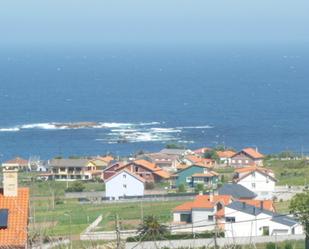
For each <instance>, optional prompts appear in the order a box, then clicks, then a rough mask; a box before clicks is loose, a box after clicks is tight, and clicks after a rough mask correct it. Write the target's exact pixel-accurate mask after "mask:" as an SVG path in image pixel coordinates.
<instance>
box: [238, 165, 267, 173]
mask: <svg viewBox="0 0 309 249" xmlns="http://www.w3.org/2000/svg"><path fill="white" fill-rule="evenodd" d="M253 171H261V172H265V173H273V171H272V170H271V169H267V168H262V167H256V166H253V167H244V168H238V169H235V172H236V173H249V172H253Z"/></svg>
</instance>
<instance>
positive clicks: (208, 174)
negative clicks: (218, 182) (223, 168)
mask: <svg viewBox="0 0 309 249" xmlns="http://www.w3.org/2000/svg"><path fill="white" fill-rule="evenodd" d="M218 175H219V174H218V173H217V172H215V171H210V172H207V173H196V174H193V175H192V176H193V177H212V176H218Z"/></svg>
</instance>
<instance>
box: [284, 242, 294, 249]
mask: <svg viewBox="0 0 309 249" xmlns="http://www.w3.org/2000/svg"><path fill="white" fill-rule="evenodd" d="M284 249H293V246H292V244H291V243H289V242H287V243H286V244H285V245H284Z"/></svg>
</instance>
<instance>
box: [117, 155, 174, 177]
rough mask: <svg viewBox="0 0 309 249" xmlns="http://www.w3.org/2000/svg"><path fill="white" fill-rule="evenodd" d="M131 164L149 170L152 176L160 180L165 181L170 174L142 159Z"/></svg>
mask: <svg viewBox="0 0 309 249" xmlns="http://www.w3.org/2000/svg"><path fill="white" fill-rule="evenodd" d="M133 163H135V164H137V165H140V166H142V167H144V168H146V169H148V170H150V171H151V172H152V173H153V174H156V175H158V176H160V177H162V178H165V179H168V178H170V174H169V173H168V172H167V171H165V170H163V169H161V168H160V167H159V166H157V165H156V164H154V163H152V162H149V161H146V160H144V159H139V160H136V161H134V162H133ZM126 166H127V165H123V166H120V167H119V168H117V170H119V169H121V168H124V167H126Z"/></svg>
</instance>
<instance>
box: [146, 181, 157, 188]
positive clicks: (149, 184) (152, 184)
mask: <svg viewBox="0 0 309 249" xmlns="http://www.w3.org/2000/svg"><path fill="white" fill-rule="evenodd" d="M154 188H155V184H154V183H153V182H146V184H145V189H154Z"/></svg>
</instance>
